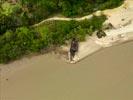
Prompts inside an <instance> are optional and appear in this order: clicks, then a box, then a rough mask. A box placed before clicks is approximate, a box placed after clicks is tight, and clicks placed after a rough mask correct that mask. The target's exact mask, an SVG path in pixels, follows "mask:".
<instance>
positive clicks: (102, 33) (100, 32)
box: [96, 30, 106, 38]
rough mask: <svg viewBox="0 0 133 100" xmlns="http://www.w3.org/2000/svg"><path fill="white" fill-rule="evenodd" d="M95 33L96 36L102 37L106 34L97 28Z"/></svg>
mask: <svg viewBox="0 0 133 100" xmlns="http://www.w3.org/2000/svg"><path fill="white" fill-rule="evenodd" d="M96 35H97V37H98V38H102V37H105V36H106V33H105V32H104V31H103V30H99V31H98V32H97V33H96Z"/></svg>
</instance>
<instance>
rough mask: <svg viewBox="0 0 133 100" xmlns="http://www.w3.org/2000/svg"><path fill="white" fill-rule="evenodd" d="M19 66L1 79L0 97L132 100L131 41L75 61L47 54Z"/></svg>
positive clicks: (16, 99) (17, 99) (4, 99)
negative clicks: (67, 60) (21, 67)
mask: <svg viewBox="0 0 133 100" xmlns="http://www.w3.org/2000/svg"><path fill="white" fill-rule="evenodd" d="M22 66H25V68H23V69H22V70H19V71H16V72H14V73H13V74H11V75H7V76H6V77H5V79H2V80H1V87H0V90H1V92H0V93H1V99H0V100H133V95H132V94H133V42H130V43H126V44H122V45H119V46H114V47H111V48H106V49H104V50H101V51H99V52H97V53H95V54H93V55H91V56H89V57H87V58H86V59H84V60H82V61H81V62H79V63H77V64H67V63H65V62H62V61H60V59H58V58H57V57H55V56H53V55H49V54H48V55H45V56H41V57H40V58H37V59H36V60H31V64H27V63H26V64H22ZM6 78H8V80H6Z"/></svg>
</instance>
